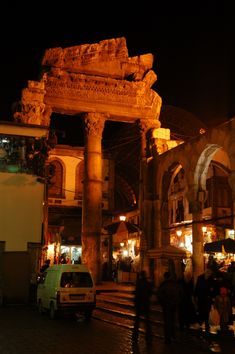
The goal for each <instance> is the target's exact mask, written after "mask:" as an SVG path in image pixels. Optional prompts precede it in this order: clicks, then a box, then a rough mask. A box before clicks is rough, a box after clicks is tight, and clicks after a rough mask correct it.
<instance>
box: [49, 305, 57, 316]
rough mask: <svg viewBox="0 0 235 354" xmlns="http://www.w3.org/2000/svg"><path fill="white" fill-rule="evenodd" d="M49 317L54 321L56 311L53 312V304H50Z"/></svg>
mask: <svg viewBox="0 0 235 354" xmlns="http://www.w3.org/2000/svg"><path fill="white" fill-rule="evenodd" d="M49 317H50V319H51V320H54V319H55V318H56V310H55V305H54V302H51V303H50V310H49Z"/></svg>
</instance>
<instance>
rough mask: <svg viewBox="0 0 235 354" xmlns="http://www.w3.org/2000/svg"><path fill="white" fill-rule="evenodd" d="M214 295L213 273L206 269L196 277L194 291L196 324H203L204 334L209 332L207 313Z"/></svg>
mask: <svg viewBox="0 0 235 354" xmlns="http://www.w3.org/2000/svg"><path fill="white" fill-rule="evenodd" d="M215 294H216V282H215V280H214V277H213V272H212V270H211V269H210V268H207V269H206V270H205V272H204V273H202V274H200V275H199V276H198V278H197V281H196V285H195V289H194V298H195V302H196V307H197V311H198V322H199V324H200V325H202V324H203V323H205V330H206V332H209V330H210V325H209V313H210V309H211V305H212V303H213V299H214V297H215Z"/></svg>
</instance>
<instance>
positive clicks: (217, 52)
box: [0, 1, 235, 124]
mask: <svg viewBox="0 0 235 354" xmlns="http://www.w3.org/2000/svg"><path fill="white" fill-rule="evenodd" d="M48 4H50V7H49V5H48ZM95 4H96V3H95ZM100 4H102V3H99V4H98V5H97V4H96V6H94V4H93V3H92V2H89V4H87V6H85V7H84V8H81V5H80V2H77V3H76V2H75V1H73V2H70V1H67V2H57V3H55V4H53V3H51V2H49V1H48V2H45V3H44V2H43V1H41V2H37V1H35V2H33V4H32V5H30V4H28V5H27V6H23V5H22V3H21V4H17V5H11V6H10V5H9V6H8V5H6V8H4V9H2V11H1V14H0V20H1V21H0V30H1V55H0V58H1V60H0V65H1V80H0V115H1V118H0V120H10V119H11V105H12V103H13V102H14V101H17V100H19V99H20V95H21V90H22V89H23V88H24V87H26V86H27V81H28V80H37V79H38V78H39V74H40V63H41V58H42V56H43V54H44V51H45V50H46V49H47V48H50V47H66V46H73V45H80V44H86V43H96V42H99V41H101V40H104V39H109V38H117V37H125V38H126V40H127V47H128V50H129V55H130V56H135V55H141V54H146V53H152V54H153V55H154V68H153V69H154V71H155V72H156V74H157V76H158V81H157V82H156V84H155V85H154V89H155V90H156V91H157V92H158V93H159V95H160V96H161V97H162V100H163V104H165V105H173V106H177V107H181V108H183V109H185V110H188V111H189V112H191V113H193V114H195V115H196V116H197V117H198V118H199V119H201V120H203V121H204V122H206V123H208V124H216V123H217V122H219V121H221V120H225V119H229V118H232V117H233V116H235V55H234V54H235V49H234V44H235V41H234V37H235V36H234V35H235V29H234V27H235V26H234V23H235V21H234V20H235V16H232V15H231V14H232V12H231V13H230V9H228V8H224V7H222V6H221V3H220V2H218V3H217V2H216V1H208V2H207V1H203V2H202V4H203V5H202V6H201V5H200V2H197V3H196V2H195V4H196V5H195V6H194V4H193V2H190V5H191V7H190V8H185V6H183V5H182V2H180V1H179V2H175V1H174V2H167V1H166V2H164V4H165V5H163V4H162V3H160V2H158V1H153V2H145V3H141V2H133V3H132V2H131V3H129V6H131V5H132V7H130V8H131V11H130V10H129V11H128V12H127V8H126V6H127V2H126V4H125V3H124V4H121V3H120V2H118V3H115V2H113V3H112V4H111V3H110V6H109V5H108V4H109V3H108V4H107V3H105V4H106V5H105V6H101V5H100ZM159 4H161V5H159ZM172 4H173V5H172ZM104 11H106V12H104Z"/></svg>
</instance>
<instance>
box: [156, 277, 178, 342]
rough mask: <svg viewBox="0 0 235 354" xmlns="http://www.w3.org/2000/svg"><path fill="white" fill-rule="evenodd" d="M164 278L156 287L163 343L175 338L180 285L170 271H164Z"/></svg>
mask: <svg viewBox="0 0 235 354" xmlns="http://www.w3.org/2000/svg"><path fill="white" fill-rule="evenodd" d="M163 276H164V279H163V281H162V282H161V284H160V285H159V287H158V289H157V299H158V301H159V304H160V305H161V306H162V311H163V322H164V338H165V343H166V344H170V343H171V341H172V340H174V339H175V327H176V314H177V311H178V307H179V304H180V298H181V287H180V285H179V282H178V281H177V279H176V278H175V277H174V276H172V275H171V273H170V272H165V273H164V275H163Z"/></svg>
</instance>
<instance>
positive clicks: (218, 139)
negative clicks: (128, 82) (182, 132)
mask: <svg viewBox="0 0 235 354" xmlns="http://www.w3.org/2000/svg"><path fill="white" fill-rule="evenodd" d="M234 133H235V121H234V120H231V121H228V122H227V123H226V124H223V125H221V126H219V127H216V128H211V129H210V130H208V131H207V132H206V133H204V134H203V135H201V136H198V137H197V138H194V139H192V140H191V141H188V142H185V143H183V144H181V145H179V146H178V147H175V148H174V149H172V150H170V151H168V152H167V154H162V155H160V156H158V157H157V159H156V161H155V163H156V164H157V169H156V171H157V172H156V175H155V184H156V196H158V198H159V202H158V204H160V205H161V204H162V203H165V204H166V205H167V200H166V191H168V188H169V187H170V184H171V180H172V178H173V176H174V174H175V172H176V171H177V169H178V168H179V166H182V167H183V168H184V171H185V176H186V183H187V188H188V192H187V198H188V202H189V203H190V210H191V213H192V232H193V248H194V251H193V267H194V276H195V278H196V277H197V275H198V274H200V273H202V272H203V269H204V264H203V242H202V240H203V239H202V230H201V226H202V224H201V222H202V213H201V212H202V211H201V203H202V202H203V200H202V198H204V197H205V194H204V193H202V192H203V191H205V189H206V188H205V183H206V177H207V172H208V168H209V166H210V163H211V162H212V161H215V162H216V163H217V164H218V165H219V164H220V165H221V167H224V169H225V170H226V171H227V173H228V176H229V181H230V185H231V188H232V190H233V200H235V199H234V180H235V179H234V172H233V171H234V168H235V158H234V156H235V155H234V151H235V144H234V141H233V138H234ZM163 209H164V208H163ZM163 209H162V210H161V217H160V222H162V221H163V224H164V225H167V221H166V222H165V223H164V220H165V218H166V216H164V210H163ZM233 209H234V208H233ZM165 212H166V210H165ZM162 213H163V214H162ZM155 215H156V218H158V219H159V207H158V206H157V203H156V207H155ZM165 228H166V226H165ZM159 235H161V236H160V237H161V240H160V241H159V242H155V243H156V244H158V245H163V244H164V242H163V238H165V240H167V236H166V233H165V232H164V227H163V225H159V224H158V227H157V228H156V230H155V238H159ZM150 253H151V252H150Z"/></svg>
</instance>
